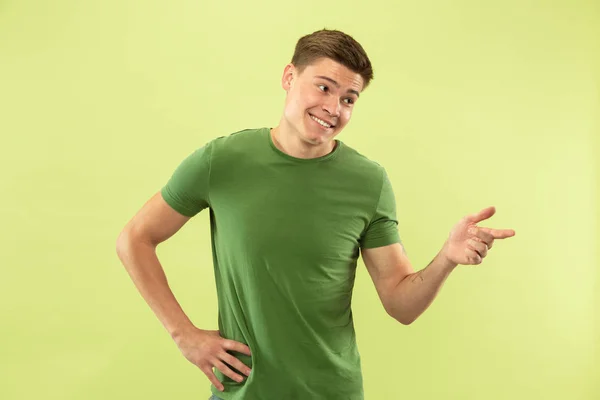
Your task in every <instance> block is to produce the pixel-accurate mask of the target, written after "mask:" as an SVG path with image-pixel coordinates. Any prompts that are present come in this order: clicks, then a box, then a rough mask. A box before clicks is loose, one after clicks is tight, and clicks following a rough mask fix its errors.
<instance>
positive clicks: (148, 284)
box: [117, 234, 193, 339]
mask: <svg viewBox="0 0 600 400" xmlns="http://www.w3.org/2000/svg"><path fill="white" fill-rule="evenodd" d="M117 254H118V256H119V259H120V260H121V262H122V263H123V266H124V267H125V269H126V270H127V273H128V274H129V276H130V277H131V279H132V281H133V283H134V285H135V287H136V288H137V290H138V291H139V293H140V294H141V295H142V297H143V298H144V300H145V301H146V303H147V304H148V306H150V308H151V309H152V311H153V312H154V314H155V315H156V317H157V318H158V319H159V320H160V322H161V323H162V324H163V326H164V327H165V329H166V330H167V331H168V332H169V334H170V335H171V337H172V338H174V339H175V338H176V337H177V336H178V335H179V334H180V333H181V332H182V331H184V330H186V329H189V328H190V327H192V326H193V324H192V322H191V321H190V319H189V318H188V316H187V315H186V314H185V313H184V311H183V309H182V308H181V306H180V305H179V303H178V302H177V299H176V298H175V295H174V294H173V292H172V291H171V289H170V287H169V284H168V281H167V277H166V276H165V273H164V270H163V267H162V265H161V264H160V261H159V260H158V256H157V255H156V246H153V245H151V244H149V243H144V242H142V241H139V240H134V239H132V238H130V237H128V236H127V234H122V235H121V236H120V237H119V240H118V242H117Z"/></svg>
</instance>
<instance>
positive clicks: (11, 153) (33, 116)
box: [0, 0, 600, 400]
mask: <svg viewBox="0 0 600 400" xmlns="http://www.w3.org/2000/svg"><path fill="white" fill-rule="evenodd" d="M599 26H600V4H599V3H598V2H597V1H595V2H593V1H567V0H563V1H553V2H550V1H517V0H509V1H504V2H498V1H474V0H473V1H467V0H459V1H442V0H439V1H423V2H413V1H402V2H397V1H383V0H371V1H369V2H366V3H361V2H355V3H354V2H349V1H328V2H322V1H313V0H310V1H303V2H292V3H286V2H279V1H262V2H260V1H252V2H244V1H240V0H238V1H230V2H203V1H182V0H178V1H170V2H166V1H165V2H157V1H134V0H119V1H116V0H110V1H102V2H91V1H89V2H86V1H74V0H65V1H52V2H46V1H26V0H22V1H18V2H17V1H15V0H8V1H6V0H5V1H0V113H1V114H0V133H1V142H0V143H1V145H0V174H1V175H0V178H1V190H2V197H1V202H2V203H1V207H0V217H1V219H2V226H3V229H2V230H1V231H0V240H1V243H2V245H1V246H2V262H1V264H0V265H1V268H2V269H1V276H0V294H1V296H2V298H1V299H0V313H1V314H0V324H1V328H0V343H1V344H0V381H1V383H0V398H2V399H4V400H8V399H48V400H49V399H61V400H66V399H205V398H208V395H209V383H208V380H207V379H206V378H205V376H204V375H203V374H202V373H201V371H200V370H199V369H197V368H196V367H195V366H193V365H192V364H191V363H189V362H188V361H187V360H186V359H185V358H184V357H183V356H182V355H181V354H180V353H179V350H178V349H177V347H176V346H175V344H174V343H173V342H172V341H171V339H170V337H169V336H168V334H167V333H166V331H164V329H163V328H162V326H161V325H160V323H159V322H158V320H157V319H156V318H155V317H154V314H152V312H151V311H150V309H149V307H147V306H146V304H145V303H144V302H143V300H142V298H141V296H139V294H138V293H137V291H136V289H135V287H134V286H133V284H132V282H131V281H130V280H129V277H128V275H127V273H126V272H125V270H124V268H123V267H122V266H121V264H120V262H119V261H118V258H117V256H116V252H115V242H116V238H117V235H118V233H119V232H120V230H121V228H122V227H123V226H124V225H125V223H126V222H127V221H128V220H129V218H131V217H132V216H133V214H134V213H135V212H136V211H137V210H138V209H139V208H140V207H141V206H142V205H143V203H144V202H145V201H146V200H147V199H148V198H149V197H150V196H151V195H152V194H153V193H155V192H156V191H157V190H159V189H160V187H161V186H162V185H163V184H164V183H165V182H166V180H167V179H168V177H169V176H170V174H171V173H172V171H173V170H174V168H175V167H176V166H177V165H178V163H179V162H180V161H181V160H182V159H183V158H184V157H185V156H187V154H189V152H190V151H191V150H193V149H195V148H197V147H199V146H201V145H203V144H204V143H205V142H207V141H209V140H211V139H212V138H214V137H217V136H222V135H227V134H229V133H232V132H234V131H237V130H241V129H244V128H249V127H260V126H274V125H276V124H277V122H278V121H279V117H280V115H281V112H282V110H283V100H284V91H283V90H282V89H281V86H280V77H281V74H282V72H283V67H284V66H285V64H286V63H287V62H289V60H290V59H291V56H292V52H293V48H294V45H295V43H296V40H297V39H298V38H299V37H300V36H302V35H304V34H306V33H310V32H313V31H315V30H318V29H321V28H324V27H327V28H335V29H340V30H343V31H345V32H347V33H349V34H351V35H353V36H354V37H355V38H356V39H357V40H358V41H359V42H360V43H361V44H362V45H363V46H364V47H365V49H366V50H367V52H368V54H369V56H370V58H371V60H372V62H373V65H374V68H375V80H374V81H373V83H372V86H371V87H369V88H368V89H367V90H366V91H365V93H364V95H363V96H362V97H361V100H360V101H359V103H358V104H357V106H356V108H355V111H354V116H353V120H352V121H351V123H350V125H349V126H348V127H347V128H346V129H345V130H344V132H342V133H341V134H340V136H338V138H339V139H341V140H343V141H344V142H345V143H347V144H349V145H350V146H352V147H354V148H356V149H357V150H359V151H360V152H361V153H363V154H365V155H366V156H368V157H369V158H372V159H374V160H376V161H378V162H379V163H381V164H382V165H383V166H385V167H386V169H387V171H388V173H389V176H390V179H391V181H392V184H393V185H394V188H395V192H396V198H397V203H398V215H399V219H400V233H401V235H402V238H403V241H404V244H405V246H406V248H407V251H408V254H409V257H410V258H411V261H412V262H413V264H414V266H415V268H417V269H421V268H423V267H425V266H426V265H427V263H428V262H429V261H430V260H431V259H432V258H433V256H434V255H435V254H436V253H437V251H438V250H439V248H440V247H441V245H442V243H443V241H444V240H445V238H446V236H447V234H448V232H449V230H450V229H451V227H452V226H453V225H454V224H455V223H456V222H457V221H458V220H459V219H460V218H461V217H462V216H463V215H466V214H469V213H473V212H476V211H479V210H480V209H482V208H484V207H486V206H488V205H495V206H496V207H497V209H498V211H497V214H496V216H494V217H493V218H492V219H491V220H490V221H489V222H488V223H487V224H484V226H491V227H496V228H511V229H515V230H516V232H517V235H516V237H514V238H512V239H507V240H505V241H503V242H500V241H499V242H498V243H496V245H495V247H494V249H493V250H492V251H491V252H490V254H489V256H488V258H486V260H485V261H484V263H483V264H482V265H480V266H477V267H465V266H462V267H459V268H458V269H457V270H456V271H455V272H454V273H453V275H452V276H451V277H450V279H449V280H448V281H447V283H446V285H445V287H444V288H443V290H442V292H441V293H440V295H439V297H438V298H437V300H436V301H435V302H434V303H433V305H432V306H431V307H430V309H429V310H427V311H426V312H425V314H423V315H422V316H421V317H420V318H419V319H418V320H417V321H416V322H415V323H413V324H412V325H410V326H403V325H401V324H399V323H397V322H396V321H394V320H393V319H391V318H390V317H389V316H387V315H386V314H385V311H384V310H383V307H382V306H381V303H380V302H379V299H378V298H377V294H376V292H375V289H374V287H373V284H372V282H371V281H370V279H369V276H368V274H367V273H366V270H365V269H364V266H363V264H362V261H361V262H360V263H359V271H358V277H357V284H356V290H355V296H354V302H353V309H354V315H355V321H356V329H357V335H358V340H359V348H360V351H361V354H362V358H363V366H364V377H365V391H366V399H367V400H372V399H373V400H374V399H386V400H387V399H477V400H479V399H486V400H495V399H569V400H574V399H598V398H600V383H599V382H600V366H599V364H600V343H599V342H600V339H599V337H600V317H599V313H600V311H599V310H600V307H599V306H600V296H599V294H598V293H600V292H599V289H600V274H599V273H598V267H599V265H598V264H599V259H600V258H599V253H598V244H599V229H598V227H599V226H600V225H599V222H600V215H599V213H598V205H599V204H600V201H599V192H598V185H597V182H598V180H599V164H598V157H599V156H600V140H599V135H600V87H599V73H598V71H600V62H599V61H600V59H599V53H600V28H599ZM208 222H209V220H208V213H206V212H204V213H201V214H200V215H198V216H197V217H196V218H194V219H193V220H192V221H191V222H190V223H189V224H188V225H186V226H185V227H184V228H183V229H182V230H181V231H180V233H179V234H177V235H176V236H175V237H174V238H173V239H171V240H170V241H169V242H166V243H164V244H163V245H161V246H160V247H159V257H160V259H161V261H162V263H163V265H164V266H165V270H166V273H167V276H168V278H169V282H170V284H171V287H172V289H173V291H174V293H175V295H176V297H177V298H178V300H179V301H180V303H181V304H182V306H183V308H184V310H185V311H186V312H187V313H188V314H189V315H190V317H191V319H192V320H193V321H194V322H195V323H196V325H197V326H198V327H201V328H205V329H216V328H217V309H216V294H215V283H214V275H213V270H212V259H211V253H210V236H209V234H210V231H209V224H208Z"/></svg>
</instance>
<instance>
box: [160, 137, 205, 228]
mask: <svg viewBox="0 0 600 400" xmlns="http://www.w3.org/2000/svg"><path fill="white" fill-rule="evenodd" d="M211 156H212V142H209V143H207V144H206V145H204V146H203V147H200V148H198V149H196V150H195V151H194V152H193V153H191V154H190V155H188V156H187V157H186V158H185V159H184V160H183V161H182V162H181V163H180V164H179V166H178V167H177V168H176V169H175V171H174V172H173V174H172V175H171V177H170V179H169V180H168V181H167V183H166V184H165V186H163V187H162V189H161V194H162V197H163V199H164V200H165V201H166V202H167V204H169V205H170V206H171V207H172V208H173V209H174V210H175V211H177V212H179V213H180V214H182V215H185V216H187V217H193V216H195V215H196V214H198V213H199V212H200V211H202V210H203V209H205V208H207V207H208V206H209V204H210V200H209V193H210V188H209V182H210V166H211Z"/></svg>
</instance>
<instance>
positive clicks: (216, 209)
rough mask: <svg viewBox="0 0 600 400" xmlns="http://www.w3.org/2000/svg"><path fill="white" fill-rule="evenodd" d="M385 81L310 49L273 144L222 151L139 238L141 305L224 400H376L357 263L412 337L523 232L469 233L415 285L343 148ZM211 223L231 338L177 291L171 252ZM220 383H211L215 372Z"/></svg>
mask: <svg viewBox="0 0 600 400" xmlns="http://www.w3.org/2000/svg"><path fill="white" fill-rule="evenodd" d="M372 78H373V71H372V68H371V63H370V61H369V59H368V57H367V55H366V53H365V51H364V50H363V48H362V47H361V45H360V44H359V43H357V42H356V41H355V40H354V39H353V38H352V37H350V36H348V35H346V34H344V33H342V32H339V31H335V30H321V31H317V32H314V33H312V34H310V35H307V36H304V37H302V38H301V39H300V40H299V41H298V43H297V44H296V48H295V53H294V56H293V58H292V60H291V62H290V64H288V65H287V66H286V67H285V69H284V71H283V76H282V80H281V84H282V87H283V89H284V90H285V91H286V93H287V94H286V100H285V108H284V113H283V115H282V117H281V120H280V121H279V124H278V125H277V126H276V127H275V128H266V127H264V128H258V129H247V130H243V131H240V132H237V133H234V134H231V135H228V136H221V137H218V138H216V139H213V140H211V141H210V142H208V143H207V144H206V145H204V146H203V147H201V148H199V149H197V150H195V151H194V152H193V153H192V154H190V155H189V156H188V157H187V158H186V159H185V160H184V161H183V162H182V163H181V164H180V165H179V166H178V168H177V169H176V171H175V172H174V173H173V175H172V177H171V178H170V180H169V181H168V182H167V183H166V185H165V186H164V187H163V188H162V189H161V191H160V192H158V193H156V194H155V195H154V196H153V197H152V198H151V199H150V200H149V201H148V202H147V203H146V204H145V205H144V207H143V208H142V209H141V210H140V211H139V212H138V213H137V214H136V215H135V217H134V218H133V219H132V220H131V221H130V222H129V223H128V224H127V226H126V227H125V228H124V230H123V231H122V233H121V235H120V236H119V239H118V243H117V252H118V254H119V257H120V259H121V260H122V262H123V264H124V266H125V267H126V269H127V271H128V273H129V275H130V276H131V278H132V280H133V282H134V283H135V285H136V287H137V289H138V290H139V291H140V293H141V295H142V296H143V297H144V299H145V300H146V301H147V303H148V305H149V306H150V307H151V308H152V310H153V311H154V313H155V314H156V315H157V317H158V318H159V319H160V321H161V322H162V323H163V325H164V326H165V328H166V329H167V330H168V332H169V333H170V334H171V336H172V338H173V340H174V341H175V343H176V344H177V346H178V347H179V349H180V350H181V352H182V353H183V355H184V356H185V357H186V358H187V359H188V360H189V361H191V362H192V363H194V364H195V365H197V366H198V367H199V368H200V369H201V370H202V372H204V373H205V374H206V376H207V377H208V379H209V380H210V382H211V383H212V387H211V389H212V392H213V398H220V399H224V400H234V399H235V400H238V399H239V400H241V399H243V400H281V399H285V400H293V399H299V400H317V399H323V400H325V399H327V400H331V399H344V400H359V399H361V400H362V399H363V397H364V395H363V386H362V375H361V364H360V356H359V352H358V349H357V346H356V341H355V334H354V326H353V320H352V311H351V298H352V289H353V285H354V277H355V271H356V265H357V259H358V257H359V253H360V254H362V257H363V261H364V263H365V265H366V267H367V269H368V271H369V274H370V276H371V277H372V279H373V282H374V284H375V287H376V289H377V292H378V294H379V297H380V299H381V301H382V303H383V306H384V307H385V310H386V311H387V312H388V313H389V315H391V316H392V317H393V318H395V319H396V320H398V321H399V322H401V323H403V324H410V323H411V322H413V321H414V320H415V319H416V318H417V317H418V316H419V315H420V314H421V313H423V312H424V311H425V309H427V307H428V306H429V305H430V304H431V302H432V301H433V299H434V297H435V296H436V294H437V293H438V291H439V290H440V288H441V286H442V284H443V283H444V281H445V280H446V278H447V277H448V275H449V274H450V273H451V272H452V271H453V269H454V268H455V267H456V266H457V265H458V264H479V263H481V261H482V259H483V258H484V257H485V256H486V254H487V251H488V249H489V248H491V247H492V244H493V242H494V240H495V239H498V238H506V237H510V236H512V235H514V231H512V230H494V229H488V228H481V227H478V226H477V223H478V222H480V221H482V220H484V219H486V218H489V217H491V216H492V215H493V213H494V208H493V207H490V208H487V209H485V210H482V211H481V212H479V213H477V214H475V215H471V216H468V217H465V218H463V219H462V220H461V221H460V222H459V223H458V224H457V225H456V226H455V227H454V228H453V229H452V231H451V233H450V236H449V237H448V240H447V241H446V243H444V245H443V247H442V249H441V251H440V252H439V253H438V254H437V256H436V257H435V258H434V260H433V261H432V262H431V263H430V264H429V265H428V266H427V267H426V268H424V269H423V270H421V271H419V272H417V273H415V272H414V270H413V267H412V266H411V263H410V262H409V260H408V258H407V257H406V254H405V253H404V251H403V248H402V245H401V242H400V238H399V234H398V222H397V220H396V205H395V199H394V193H393V190H392V187H391V184H390V181H389V179H388V177H387V175H386V172H385V169H384V168H382V167H381V166H380V165H379V164H377V163H376V162H374V161H371V160H369V159H367V158H366V157H364V156H362V155H361V154H359V153H358V152H357V151H355V150H353V149H352V148H350V147H349V146H347V145H345V144H344V143H343V142H341V141H340V140H337V139H335V138H336V136H337V135H338V134H339V133H340V132H341V131H342V130H343V129H344V127H345V126H346V124H347V123H348V122H349V121H350V117H351V115H352V110H353V109H354V107H355V105H356V104H357V100H358V98H359V96H360V94H361V93H362V92H363V90H364V89H365V88H366V87H367V86H368V84H369V82H370V81H371V79H372ZM205 208H208V209H209V212H210V221H211V234H212V253H213V261H214V272H215V278H216V286H217V295H218V305H219V330H218V331H211V330H203V329H199V328H197V327H195V326H193V325H192V323H191V322H190V320H189V319H188V317H187V316H186V314H185V313H184V312H183V310H182V309H181V307H180V306H179V304H178V302H177V301H176V299H175V297H174V295H173V293H172V292H171V290H170V289H169V286H168V284H167V280H166V278H165V275H164V271H163V269H162V267H161V264H160V262H159V260H158V258H157V256H156V251H155V250H156V247H157V245H158V244H159V243H161V242H163V241H165V240H167V239H168V238H170V237H171V236H172V235H174V234H175V233H176V232H177V231H178V230H179V229H180V228H181V227H182V226H183V225H184V224H185V223H186V222H187V221H188V220H189V219H190V218H192V217H193V216H194V215H196V214H197V213H199V212H200V211H201V210H203V209H205ZM213 369H214V370H213Z"/></svg>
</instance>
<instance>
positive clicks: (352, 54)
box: [291, 29, 373, 90]
mask: <svg viewBox="0 0 600 400" xmlns="http://www.w3.org/2000/svg"><path fill="white" fill-rule="evenodd" d="M320 58H330V59H332V60H333V61H336V62H338V63H340V64H342V65H343V66H345V67H346V68H348V69H350V70H351V71H353V72H355V73H357V74H360V76H361V77H362V78H363V81H364V85H363V90H364V89H365V88H366V87H367V86H368V85H369V83H370V82H371V80H372V79H373V67H372V66H371V60H369V57H367V53H366V52H365V50H364V49H363V47H362V46H361V45H360V43H358V42H357V41H356V40H354V38H352V36H350V35H348V34H346V33H344V32H341V31H338V30H330V29H321V30H319V31H316V32H313V33H311V34H308V35H305V36H303V37H301V38H300V39H299V40H298V42H297V43H296V48H295V50H294V56H293V57H292V61H291V62H292V64H294V66H295V67H296V68H297V69H298V71H299V72H300V73H301V72H302V71H303V70H304V69H305V68H306V67H307V66H309V65H310V64H312V63H313V62H315V61H316V60H318V59H320Z"/></svg>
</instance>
